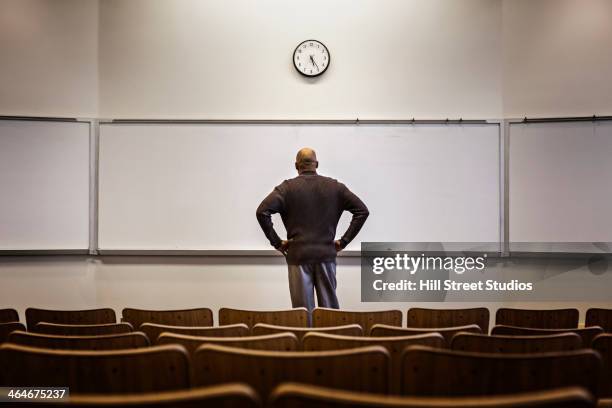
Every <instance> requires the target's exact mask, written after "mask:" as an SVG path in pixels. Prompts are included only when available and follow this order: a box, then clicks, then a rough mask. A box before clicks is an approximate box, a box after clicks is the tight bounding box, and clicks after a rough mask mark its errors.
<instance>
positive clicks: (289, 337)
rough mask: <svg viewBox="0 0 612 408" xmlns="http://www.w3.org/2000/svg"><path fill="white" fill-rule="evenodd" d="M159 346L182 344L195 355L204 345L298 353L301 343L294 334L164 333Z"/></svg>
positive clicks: (158, 341) (159, 340) (158, 340)
mask: <svg viewBox="0 0 612 408" xmlns="http://www.w3.org/2000/svg"><path fill="white" fill-rule="evenodd" d="M157 344H180V345H182V346H183V347H185V349H187V351H189V353H191V354H193V353H195V351H196V350H197V348H198V347H200V346H201V345H203V344H218V345H221V346H227V347H238V348H244V349H251V350H268V351H297V350H298V349H299V341H298V339H297V337H296V336H295V334H293V333H276V334H267V335H264V336H245V337H200V336H187V335H184V334H175V333H162V334H161V335H160V336H159V338H158V339H157Z"/></svg>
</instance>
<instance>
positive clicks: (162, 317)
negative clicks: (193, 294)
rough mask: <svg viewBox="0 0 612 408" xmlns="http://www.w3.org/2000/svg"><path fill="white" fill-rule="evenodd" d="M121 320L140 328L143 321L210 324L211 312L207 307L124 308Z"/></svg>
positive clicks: (197, 324) (190, 324) (176, 324)
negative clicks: (175, 308) (173, 308)
mask: <svg viewBox="0 0 612 408" xmlns="http://www.w3.org/2000/svg"><path fill="white" fill-rule="evenodd" d="M121 321H122V322H128V323H131V324H132V326H134V328H135V329H138V330H140V325H141V324H143V323H156V324H165V325H170V326H212V325H213V313H212V310H210V309H208V308H199V309H184V310H143V309H132V308H125V309H123V311H122V312H121Z"/></svg>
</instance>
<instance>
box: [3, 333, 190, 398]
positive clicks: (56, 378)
mask: <svg viewBox="0 0 612 408" xmlns="http://www.w3.org/2000/svg"><path fill="white" fill-rule="evenodd" d="M0 361H2V362H3V363H2V364H1V365H0V382H1V383H2V385H3V386H20V387H26V386H27V387H69V388H70V392H71V393H75V394H96V393H117V394H125V393H140V392H154V391H164V390H176V389H182V388H188V387H189V386H190V381H189V356H188V354H187V351H186V350H185V349H184V348H183V347H181V346H178V345H168V346H154V347H147V348H140V349H133V350H113V351H82V350H78V351H77V350H49V349H41V348H35V347H27V346H20V345H16V344H10V343H5V344H3V345H0Z"/></svg>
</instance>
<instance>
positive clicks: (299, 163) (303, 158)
mask: <svg viewBox="0 0 612 408" xmlns="http://www.w3.org/2000/svg"><path fill="white" fill-rule="evenodd" d="M317 167H319V162H318V161H317V154H316V153H315V151H314V150H312V149H311V148H310V147H304V148H302V149H300V151H299V152H298V153H297V156H295V168H296V169H297V171H298V173H302V172H304V171H315V170H316V169H317Z"/></svg>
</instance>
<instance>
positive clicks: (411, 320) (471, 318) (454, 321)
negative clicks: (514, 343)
mask: <svg viewBox="0 0 612 408" xmlns="http://www.w3.org/2000/svg"><path fill="white" fill-rule="evenodd" d="M470 324H477V325H478V326H480V328H481V329H482V332H483V333H488V332H489V309H487V308H486V307H477V308H470V309H424V308H420V307H412V308H410V309H408V313H407V326H408V327H421V328H429V327H456V326H467V325H470Z"/></svg>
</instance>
